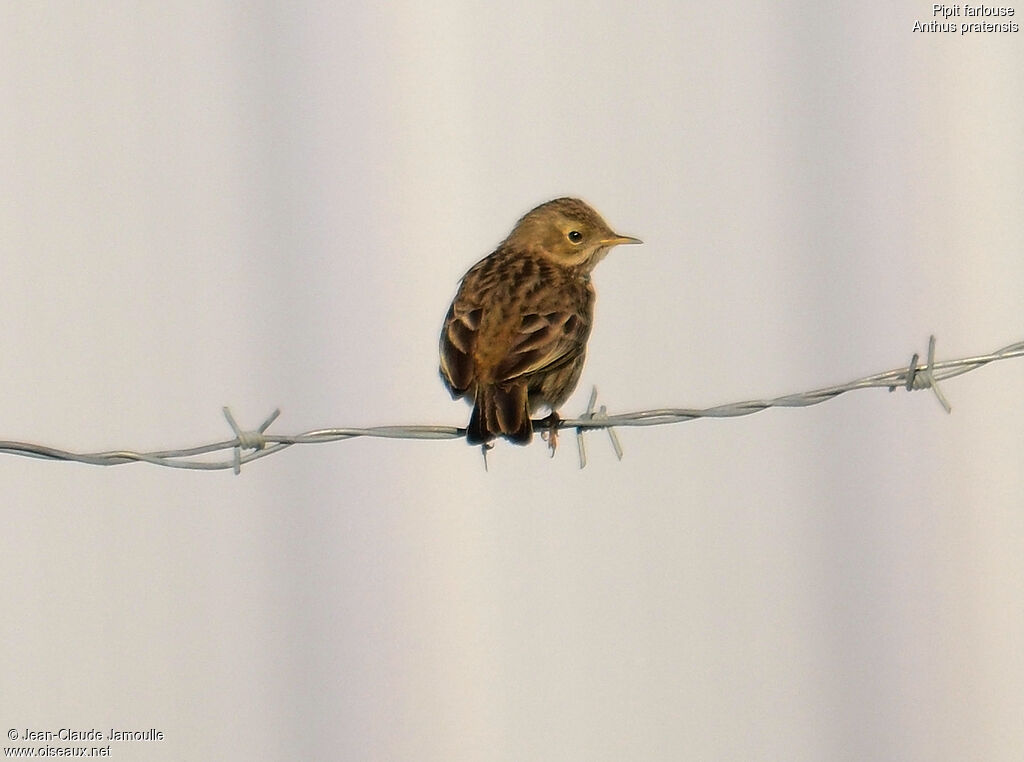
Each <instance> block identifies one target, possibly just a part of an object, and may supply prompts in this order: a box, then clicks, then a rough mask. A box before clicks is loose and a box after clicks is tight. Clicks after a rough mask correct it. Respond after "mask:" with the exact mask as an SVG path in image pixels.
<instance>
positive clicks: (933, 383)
mask: <svg viewBox="0 0 1024 762" xmlns="http://www.w3.org/2000/svg"><path fill="white" fill-rule="evenodd" d="M1022 356H1024V341H1019V342H1017V343H1015V344H1010V345H1009V346H1006V347H1003V348H1002V349H998V350H996V351H995V352H992V353H990V354H987V355H978V356H975V357H965V358H963V359H960V360H944V361H942V362H936V360H935V337H934V336H932V337H931V339H930V340H929V342H928V358H927V361H926V362H925V364H924V365H919V364H918V355H917V354H916V353H915V354H914V356H913V357H912V358H911V360H910V364H909V365H908V366H907V367H904V368H898V369H896V370H888V371H885V372H884V373H877V374H875V375H873V376H867V377H865V378H861V379H857V380H856V381H851V382H849V383H846V384H839V385H837V386H828V387H825V388H823V389H815V390H813V391H809V392H802V393H800V394H789V395H786V396H784V397H776V398H774V399H768V400H748V401H746V402H734V403H732V404H728V405H717V406H715V407H709V408H703V409H694V408H661V409H659V410H641V411H637V412H632V413H618V414H616V415H609V414H608V412H607V410H606V409H605V406H604V405H602V406H601V407H600V408H597V409H595V405H596V402H597V389H596V388H595V389H594V390H593V392H592V393H591V395H590V401H589V404H588V405H587V409H586V411H585V412H584V413H583V414H582V415H581V416H580V417H579V418H574V419H563V420H561V421H560V422H559V423H558V428H559V429H575V430H576V442H577V447H578V450H579V458H580V468H583V467H584V466H586V464H587V455H586V447H585V444H584V440H583V434H584V432H585V431H586V430H589V429H605V430H607V431H608V434H609V437H610V439H611V442H612V447H613V448H614V450H615V454H616V455H617V456H618V457H619V459H620V460H621V458H622V446H621V444H620V443H619V440H618V437H617V436H616V434H615V428H616V427H620V426H661V425H664V424H669V423H682V422H683V421H692V420H696V419H697V418H731V417H735V416H741V415H750V414H751V413H757V412H760V411H761V410H766V409H768V408H771V407H807V406H809V405H818V404H820V403H822V402H825V401H826V400H830V399H832V398H833V397H838V396H839V395H840V394H845V393H846V392H850V391H853V390H855V389H868V388H872V387H886V388H888V389H889V391H894V390H895V389H897V388H903V389H906V390H908V391H916V390H920V389H931V390H932V391H933V392H934V393H935V396H936V398H937V399H938V400H939V403H940V404H941V405H942V407H943V408H944V409H945V410H946V412H947V413H948V412H950V406H949V402H947V401H946V398H945V396H944V395H943V394H942V391H941V390H940V389H939V386H938V382H939V381H944V380H946V379H949V378H953V377H955V376H959V375H962V374H964V373H969V372H971V371H972V370H977V369H978V368H981V367H982V366H984V365H988V364H989V363H991V362H995V361H997V360H1008V359H1010V358H1011V357H1022ZM223 412H224V416H225V418H226V419H227V421H228V425H229V426H230V427H231V429H232V432H233V433H234V435H235V436H234V438H233V439H226V440H224V441H221V442H214V443H212V444H206V445H199V446H197V447H189V448H185V449H181V450H160V451H157V452H134V451H132V450H113V451H109V452H94V453H75V452H69V451H67V450H60V449H57V448H55V447H46V446H44V445H37V444H30V443H26V442H14V441H4V440H0V453H2V454H8V455H21V456H24V457H29V458H42V459H44V460H63V461H73V462H76V463H86V464H89V465H94V466H117V465H121V464H124V463H137V462H142V463H152V464H153V465H157V466H166V467H168V468H185V469H192V470H199V471H221V470H227V469H231V470H233V471H234V472H235V473H236V474H237V473H239V472H240V471H241V467H242V466H243V465H245V464H246V463H251V462H252V461H254V460H257V459H258V458H265V457H266V456H268V455H273V454H274V453H278V452H280V451H281V450H284V449H286V448H288V447H291V446H293V445H299V444H323V443H326V442H338V441H341V440H345V439H354V438H356V437H377V438H385V439H459V438H461V437H464V436H465V435H466V430H465V429H464V428H459V427H456V426H375V427H372V428H362V429H360V428H332V429H316V430H314V431H307V432H305V433H303V434H295V435H292V436H288V435H280V434H267V433H266V431H267V429H268V428H269V427H270V424H271V423H273V422H274V420H275V419H276V418H277V417H278V415H279V414H280V411H279V410H275V411H274V412H273V413H271V414H270V416H268V417H267V419H266V420H265V421H264V422H263V423H262V424H260V425H259V426H258V427H257V428H256V429H253V430H251V431H247V430H244V429H242V428H241V427H240V426H239V425H238V424H237V422H236V421H235V418H234V416H233V415H232V414H231V411H230V410H229V409H228V408H226V407H225V408H224V409H223ZM536 423H537V425H538V426H539V427H543V426H544V425H546V422H545V423H541V422H539V421H538V422H536ZM215 452H231V454H232V457H231V459H230V460H212V461H211V460H201V459H200V456H203V455H208V454H210V453H215Z"/></svg>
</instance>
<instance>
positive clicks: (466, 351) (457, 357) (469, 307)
mask: <svg viewBox="0 0 1024 762" xmlns="http://www.w3.org/2000/svg"><path fill="white" fill-rule="evenodd" d="M482 314H483V309H482V308H481V307H480V306H478V305H476V304H473V303H471V302H469V301H468V300H466V299H460V298H456V299H455V301H453V302H452V306H451V308H450V309H449V310H448V315H447V316H446V317H445V319H444V328H443V329H442V330H441V377H442V378H443V379H444V381H445V383H446V384H447V385H448V391H450V392H451V393H452V396H453V397H461V396H462V395H463V394H465V393H466V390H467V389H469V387H470V386H471V385H472V384H473V381H474V380H475V379H474V376H475V370H474V362H473V350H474V348H475V347H476V337H477V330H478V329H479V328H480V317H481V315H482Z"/></svg>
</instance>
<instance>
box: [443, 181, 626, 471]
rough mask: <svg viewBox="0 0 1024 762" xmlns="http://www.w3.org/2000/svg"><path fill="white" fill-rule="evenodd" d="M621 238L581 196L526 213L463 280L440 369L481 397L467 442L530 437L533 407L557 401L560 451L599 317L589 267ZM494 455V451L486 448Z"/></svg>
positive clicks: (448, 320) (460, 393)
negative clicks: (566, 412)
mask: <svg viewBox="0 0 1024 762" xmlns="http://www.w3.org/2000/svg"><path fill="white" fill-rule="evenodd" d="M620 243H640V241H639V240H637V239H636V238H630V237H629V236H623V235H619V234H618V233H615V232H613V231H612V229H611V228H610V227H608V224H607V223H606V222H605V221H604V220H603V219H601V215H599V214H598V213H597V212H595V211H594V210H593V209H591V208H590V207H589V206H588V205H587V204H585V203H584V202H582V201H580V200H579V199H575V198H557V199H555V200H554V201H548V202H547V203H545V204H541V205H540V206H538V207H537V208H536V209H533V210H532V211H530V212H527V213H526V215H524V216H523V218H522V219H521V220H519V222H517V223H516V226H515V227H514V228H513V229H512V232H511V233H509V236H508V238H506V239H505V240H504V241H502V242H501V244H499V246H498V248H497V249H495V251H494V252H493V253H491V254H489V255H488V256H486V257H484V258H483V259H482V260H480V261H479V262H477V263H476V264H475V265H473V267H472V268H470V270H469V272H467V273H466V274H465V276H463V278H462V284H461V285H460V286H459V291H458V293H457V294H456V295H455V299H454V301H452V306H451V308H449V310H448V315H447V316H446V317H445V319H444V328H443V329H442V331H441V377H442V378H443V379H444V382H445V385H446V386H447V387H448V390H449V391H450V392H451V394H452V397H453V398H459V397H464V398H466V400H467V401H468V402H469V403H470V404H472V405H473V414H472V415H471V416H470V419H469V426H468V428H467V431H466V441H467V442H469V444H481V445H484V447H485V448H486V447H487V446H488V443H489V442H490V441H491V440H493V439H494V438H495V437H499V436H501V437H505V438H506V439H507V440H509V441H510V442H515V443H516V444H527V443H528V442H529V441H530V439H531V438H532V437H533V424H532V422H531V419H530V417H531V415H532V414H533V413H534V412H536V411H537V410H538V409H539V408H541V407H545V406H546V407H548V408H550V410H551V415H550V416H549V418H548V419H547V423H548V425H549V427H550V429H549V439H548V443H549V445H550V446H551V448H552V450H554V446H555V434H556V431H557V426H558V422H559V421H560V420H561V419H560V418H559V416H558V412H557V409H558V407H559V406H560V405H561V404H562V403H563V402H565V400H566V399H567V398H568V397H569V395H570V394H572V390H573V389H575V388H576V382H577V381H579V378H580V372H581V371H582V370H583V362H584V359H585V358H586V352H587V338H588V337H589V336H590V327H591V323H592V322H593V317H594V287H593V286H592V285H591V284H590V271H591V270H593V269H594V266H595V265H596V264H597V263H598V262H600V261H601V260H602V259H603V258H604V256H605V255H606V254H607V253H608V251H609V250H610V249H611V248H612V247H613V246H617V245H618V244H620ZM485 454H486V450H485Z"/></svg>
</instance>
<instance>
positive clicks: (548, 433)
mask: <svg viewBox="0 0 1024 762" xmlns="http://www.w3.org/2000/svg"><path fill="white" fill-rule="evenodd" d="M561 422H562V416H560V415H559V414H558V412H557V411H555V410H552V411H551V415H549V416H547V417H546V418H541V420H540V423H541V424H543V425H544V427H545V428H544V431H542V432H541V433H540V438H541V439H543V440H544V441H545V442H547V443H548V449H549V450H551V457H552V458H553V457H555V449H556V448H557V447H558V424H560V423H561Z"/></svg>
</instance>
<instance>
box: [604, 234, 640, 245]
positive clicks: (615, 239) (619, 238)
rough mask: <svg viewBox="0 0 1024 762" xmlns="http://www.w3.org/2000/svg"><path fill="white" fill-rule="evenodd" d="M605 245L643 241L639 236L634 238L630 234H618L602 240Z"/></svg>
mask: <svg viewBox="0 0 1024 762" xmlns="http://www.w3.org/2000/svg"><path fill="white" fill-rule="evenodd" d="M601 243H603V244H604V245H605V246H618V245H619V244H623V243H643V241H641V240H640V239H639V238H633V237H632V236H628V235H616V236H612V237H611V238H605V239H604V240H603V241H601Z"/></svg>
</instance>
